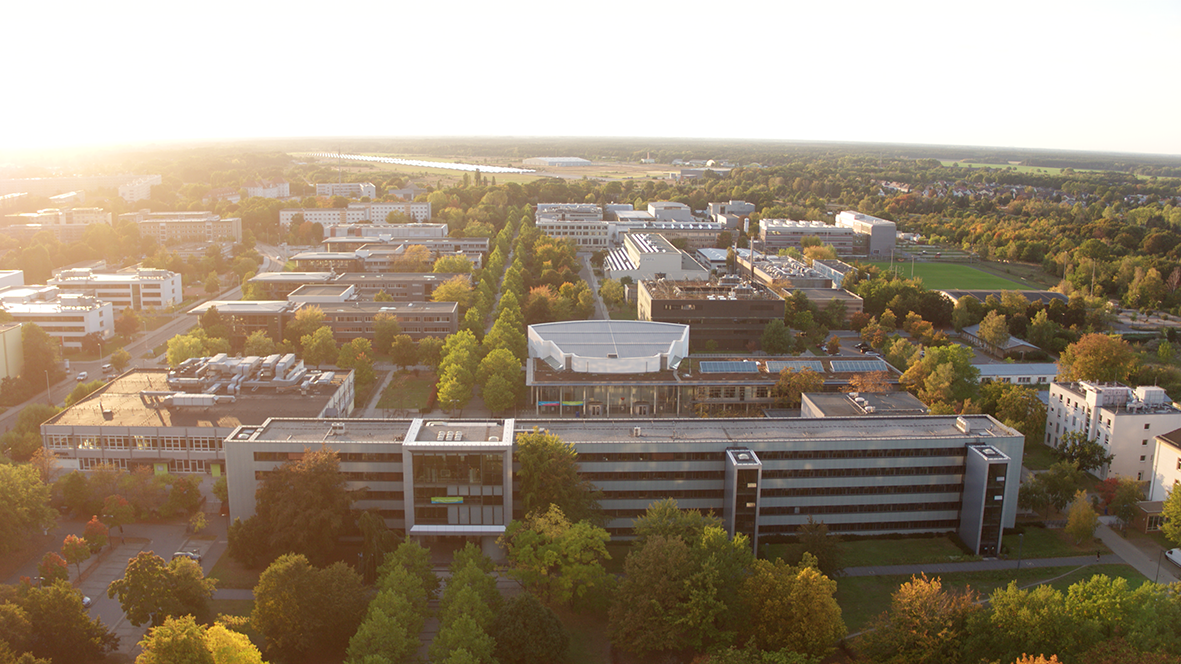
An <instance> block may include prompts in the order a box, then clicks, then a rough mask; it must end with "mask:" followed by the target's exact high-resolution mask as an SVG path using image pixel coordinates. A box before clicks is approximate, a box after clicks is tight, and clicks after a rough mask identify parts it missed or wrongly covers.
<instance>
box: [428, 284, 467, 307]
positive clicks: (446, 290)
mask: <svg viewBox="0 0 1181 664" xmlns="http://www.w3.org/2000/svg"><path fill="white" fill-rule="evenodd" d="M431 302H455V303H457V304H459V310H460V311H467V308H468V307H470V306H471V305H472V282H471V280H470V279H469V278H468V277H466V276H464V275H456V276H454V277H451V278H450V279H448V280H447V281H444V282H443V283H441V284H439V285H438V286H435V290H434V291H433V292H432V293H431Z"/></svg>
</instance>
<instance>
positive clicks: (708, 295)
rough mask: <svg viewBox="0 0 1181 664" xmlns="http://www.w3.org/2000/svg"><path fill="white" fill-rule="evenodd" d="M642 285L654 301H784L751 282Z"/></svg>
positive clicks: (654, 282)
mask: <svg viewBox="0 0 1181 664" xmlns="http://www.w3.org/2000/svg"><path fill="white" fill-rule="evenodd" d="M640 283H641V284H643V286H644V288H645V289H647V291H648V293H649V294H650V295H651V296H652V299H653V300H710V299H715V300H727V301H730V300H733V301H735V302H753V301H757V300H773V301H774V300H778V301H780V302H782V301H783V298H782V297H780V296H779V294H778V293H773V292H771V291H769V290H767V289H766V288H765V287H763V286H761V285H759V284H751V283H749V282H740V283H737V284H721V283H715V282H712V281H705V280H701V279H696V280H686V281H668V280H654V279H644V280H642V281H641V282H640Z"/></svg>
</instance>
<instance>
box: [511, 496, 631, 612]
mask: <svg viewBox="0 0 1181 664" xmlns="http://www.w3.org/2000/svg"><path fill="white" fill-rule="evenodd" d="M610 539H611V536H610V535H609V534H607V531H606V530H604V529H603V528H600V527H598V526H595V525H592V524H590V523H588V522H586V521H579V522H578V523H570V520H569V519H567V518H566V515H564V514H562V509H561V508H560V507H558V506H557V505H550V506H549V510H548V511H546V512H544V513H543V512H531V513H530V514H528V515H527V516H526V517H525V518H524V519H514V520H513V521H512V523H510V524H509V526H508V529H507V530H506V531H505V533H504V535H502V536H501V537H500V539H499V543H500V544H501V545H502V546H504V547H505V549H506V551H507V557H508V560H509V563H510V564H511V565H512V566H511V567H510V568H509V570H508V574H509V576H512V577H513V578H515V579H516V580H517V581H518V582H519V583H520V584H521V585H522V586H524V587H525V588H526V589H527V590H529V591H530V592H533V593H537V594H538V595H540V596H541V597H543V598H544V599H545V600H546V601H547V602H548V603H551V604H558V605H563V604H568V603H570V602H571V601H572V600H575V599H580V598H583V597H585V596H586V595H587V594H588V593H592V592H596V591H601V590H603V589H604V588H606V587H607V584H608V581H609V577H608V575H607V572H606V571H605V570H604V569H603V564H602V561H603V560H609V559H610V558H611V555H610V554H609V553H607V542H608V541H609V540H610Z"/></svg>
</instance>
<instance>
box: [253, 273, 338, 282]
mask: <svg viewBox="0 0 1181 664" xmlns="http://www.w3.org/2000/svg"><path fill="white" fill-rule="evenodd" d="M332 277H333V274H332V273H331V272H263V273H261V274H256V275H254V276H253V277H251V278H250V281H251V283H258V282H262V283H265V282H268V281H275V282H290V283H304V282H312V281H331V280H332Z"/></svg>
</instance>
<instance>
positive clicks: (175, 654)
mask: <svg viewBox="0 0 1181 664" xmlns="http://www.w3.org/2000/svg"><path fill="white" fill-rule="evenodd" d="M139 646H140V648H142V649H143V652H142V653H141V654H140V656H139V657H136V658H135V661H136V664H214V660H213V654H212V653H210V652H209V647H208V646H206V645H205V628H204V626H202V625H198V624H197V621H196V620H194V619H193V616H181V617H176V618H172V617H170V618H168V620H166V621H164V622H163V623H162V624H160V625H159V626H157V627H153V628H152V629H151V630H149V631H148V633H147V634H145V635H144V638H143V640H142V641H140V642H139Z"/></svg>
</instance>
